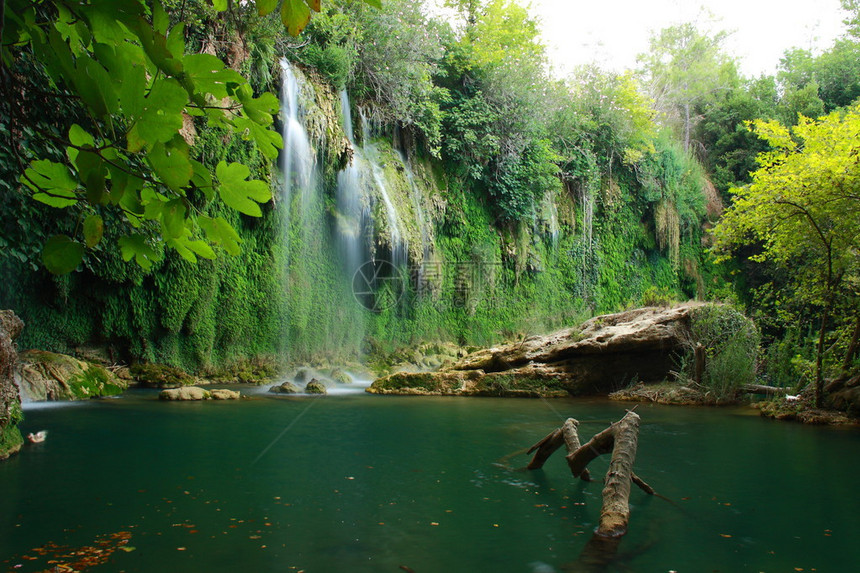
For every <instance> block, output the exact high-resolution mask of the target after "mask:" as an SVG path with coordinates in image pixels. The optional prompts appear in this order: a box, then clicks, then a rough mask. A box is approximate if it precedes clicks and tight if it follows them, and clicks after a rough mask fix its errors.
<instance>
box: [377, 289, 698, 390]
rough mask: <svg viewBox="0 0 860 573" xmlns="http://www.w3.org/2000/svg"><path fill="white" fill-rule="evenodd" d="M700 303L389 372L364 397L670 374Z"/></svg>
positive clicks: (634, 313)
mask: <svg viewBox="0 0 860 573" xmlns="http://www.w3.org/2000/svg"><path fill="white" fill-rule="evenodd" d="M703 304H704V303H686V304H682V305H679V306H676V307H673V308H662V307H661V308H658V307H647V308H640V309H636V310H630V311H626V312H621V313H618V314H609V315H604V316H598V317H595V318H592V319H591V320H588V321H586V322H584V323H583V324H582V325H581V326H579V327H577V328H568V329H564V330H560V331H558V332H554V333H552V334H549V335H546V336H532V337H530V338H527V339H525V340H523V341H522V342H519V343H514V344H507V345H504V346H498V347H495V348H490V349H486V350H479V351H477V352H473V353H472V354H469V355H467V356H465V357H464V358H462V359H461V360H459V361H457V362H455V363H454V364H452V365H450V366H447V367H445V368H443V369H442V370H440V371H438V372H423V373H405V372H401V373H398V374H392V375H390V376H386V377H383V378H380V379H378V380H376V381H375V382H374V383H373V384H372V385H371V386H370V388H368V390H367V391H368V392H371V393H375V394H421V395H460V396H535V397H536V396H568V395H574V396H577V395H588V394H608V393H609V392H612V391H613V390H618V389H619V388H621V387H623V386H625V385H627V384H629V383H630V382H632V381H633V380H638V381H641V382H644V383H650V382H658V381H661V380H665V379H667V378H672V377H673V374H672V373H673V371H674V370H677V369H678V357H679V356H680V355H682V354H683V353H686V352H689V349H690V348H691V340H692V331H691V316H690V314H691V311H692V310H693V309H695V308H698V307H701V306H703Z"/></svg>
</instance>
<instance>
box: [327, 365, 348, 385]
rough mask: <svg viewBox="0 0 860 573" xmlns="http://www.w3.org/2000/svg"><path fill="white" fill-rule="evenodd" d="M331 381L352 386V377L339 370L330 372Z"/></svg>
mask: <svg viewBox="0 0 860 573" xmlns="http://www.w3.org/2000/svg"><path fill="white" fill-rule="evenodd" d="M331 379H332V380H334V381H335V382H337V383H338V384H352V376H350V375H349V374H347V373H346V372H344V371H343V370H341V369H340V368H335V369H334V370H332V371H331Z"/></svg>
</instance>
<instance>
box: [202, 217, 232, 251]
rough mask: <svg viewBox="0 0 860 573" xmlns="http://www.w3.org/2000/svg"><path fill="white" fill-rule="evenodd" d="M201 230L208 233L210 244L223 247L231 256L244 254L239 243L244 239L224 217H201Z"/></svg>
mask: <svg viewBox="0 0 860 573" xmlns="http://www.w3.org/2000/svg"><path fill="white" fill-rule="evenodd" d="M198 223H199V225H200V228H201V229H203V232H204V233H206V238H207V239H209V242H210V243H213V244H215V245H219V246H221V247H222V248H223V249H224V250H225V251H227V252H228V253H230V254H231V255H238V254H239V253H241V252H242V249H241V248H240V247H239V243H241V242H242V239H240V238H239V234H238V233H237V232H236V230H235V229H234V228H233V227H232V226H231V225H230V223H228V222H227V220H226V219H224V217H216V218H214V219H213V218H211V217H205V216H203V217H200V219H199V220H198Z"/></svg>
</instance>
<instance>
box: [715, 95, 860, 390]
mask: <svg viewBox="0 0 860 573" xmlns="http://www.w3.org/2000/svg"><path fill="white" fill-rule="evenodd" d="M751 126H752V128H753V129H754V130H755V132H756V133H757V134H758V135H759V137H761V138H763V139H764V140H766V141H767V142H768V143H769V144H770V146H771V151H768V152H765V153H762V154H761V155H759V157H758V162H759V168H758V170H756V171H755V172H754V173H753V174H752V178H753V179H752V183H750V184H749V185H747V186H745V187H741V188H738V189H734V190H733V192H734V193H735V198H734V202H733V204H732V206H731V208H730V209H729V210H728V211H727V212H726V214H725V216H724V217H723V219H722V220H721V221H720V223H719V224H718V225H717V227H716V228H715V230H714V235H715V238H716V242H715V249H716V251H717V253H718V254H719V255H720V256H721V257H723V258H725V257H727V256H728V255H729V253H730V252H731V251H732V250H733V249H734V248H735V247H737V246H739V245H745V244H747V245H750V244H751V245H758V246H759V247H760V250H759V254H757V255H755V256H754V257H752V259H753V260H755V261H758V262H768V263H771V264H774V265H777V266H779V267H782V268H784V269H786V270H787V271H788V274H789V275H790V276H791V277H792V281H791V284H792V287H793V289H794V292H793V294H794V296H795V297H796V299H797V300H798V301H799V302H800V303H802V304H804V305H807V306H810V307H813V308H817V309H820V329H819V337H818V345H817V352H816V370H815V385H814V397H815V402H816V405H820V403H821V398H822V390H823V380H824V375H823V371H822V362H823V357H824V350H825V349H824V342H825V338H826V334H827V330H828V325H829V324H830V322H831V313H832V311H833V309H834V308H835V305H837V304H840V303H843V304H846V305H847V307H848V308H855V309H856V301H857V298H858V292H857V289H856V288H852V285H856V284H857V277H858V270H860V106H854V107H852V108H849V109H847V110H845V111H843V112H834V113H831V114H830V115H827V116H825V117H822V118H819V119H817V120H813V119H809V118H805V117H802V116H801V117H800V120H799V122H798V125H796V126H795V127H786V126H784V125H782V124H780V123H778V122H776V121H769V122H765V121H755V122H752V123H751ZM855 312H856V311H855Z"/></svg>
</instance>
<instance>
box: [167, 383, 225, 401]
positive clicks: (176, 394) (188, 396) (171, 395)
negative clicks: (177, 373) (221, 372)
mask: <svg viewBox="0 0 860 573" xmlns="http://www.w3.org/2000/svg"><path fill="white" fill-rule="evenodd" d="M211 397H212V395H211V393H210V392H209V391H208V390H204V389H203V388H200V387H198V386H183V387H182V388H168V389H166V390H162V391H161V392H159V394H158V399H159V400H209V399H210V398H211Z"/></svg>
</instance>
